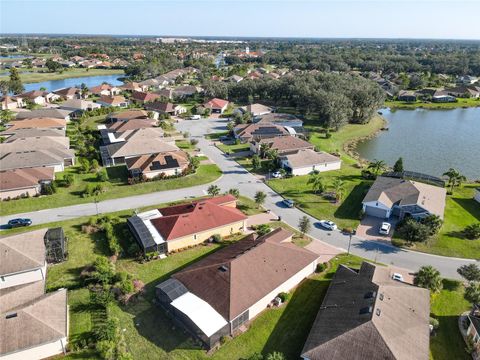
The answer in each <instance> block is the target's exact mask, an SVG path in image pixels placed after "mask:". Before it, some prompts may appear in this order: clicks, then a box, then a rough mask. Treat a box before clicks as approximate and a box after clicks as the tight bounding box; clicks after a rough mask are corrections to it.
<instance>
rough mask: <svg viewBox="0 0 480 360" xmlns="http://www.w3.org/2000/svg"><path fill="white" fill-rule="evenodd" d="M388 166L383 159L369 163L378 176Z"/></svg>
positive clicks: (369, 167)
mask: <svg viewBox="0 0 480 360" xmlns="http://www.w3.org/2000/svg"><path fill="white" fill-rule="evenodd" d="M386 168H387V164H386V163H385V161H383V160H376V159H375V160H373V161H372V162H371V163H370V164H368V169H370V170H372V173H373V174H375V176H378V175H379V174H380V173H381V172H382V171H385V169H386Z"/></svg>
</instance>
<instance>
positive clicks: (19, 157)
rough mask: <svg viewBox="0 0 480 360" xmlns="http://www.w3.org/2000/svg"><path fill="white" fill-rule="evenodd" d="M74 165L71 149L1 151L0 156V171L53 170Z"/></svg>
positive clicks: (61, 169)
mask: <svg viewBox="0 0 480 360" xmlns="http://www.w3.org/2000/svg"><path fill="white" fill-rule="evenodd" d="M72 165H75V153H74V151H73V150H71V149H62V148H50V149H42V150H23V151H16V152H9V153H3V152H2V154H1V157H0V171H2V170H13V169H25V168H37V167H51V168H53V169H54V171H55V172H59V171H64V170H65V167H67V166H72Z"/></svg>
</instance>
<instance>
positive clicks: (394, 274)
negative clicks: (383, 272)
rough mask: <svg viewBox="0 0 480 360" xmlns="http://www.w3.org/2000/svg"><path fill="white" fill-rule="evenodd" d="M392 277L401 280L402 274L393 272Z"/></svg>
mask: <svg viewBox="0 0 480 360" xmlns="http://www.w3.org/2000/svg"><path fill="white" fill-rule="evenodd" d="M392 279H393V280H396V281H403V275H402V274H399V273H393V275H392Z"/></svg>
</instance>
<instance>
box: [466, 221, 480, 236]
mask: <svg viewBox="0 0 480 360" xmlns="http://www.w3.org/2000/svg"><path fill="white" fill-rule="evenodd" d="M463 234H464V235H465V237H466V238H467V239H469V240H476V239H478V238H480V223H476V224H471V225H468V226H467V227H465V229H464V230H463Z"/></svg>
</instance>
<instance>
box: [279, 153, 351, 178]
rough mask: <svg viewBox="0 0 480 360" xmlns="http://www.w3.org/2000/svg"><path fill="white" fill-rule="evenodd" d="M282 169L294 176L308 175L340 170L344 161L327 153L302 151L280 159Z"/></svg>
mask: <svg viewBox="0 0 480 360" xmlns="http://www.w3.org/2000/svg"><path fill="white" fill-rule="evenodd" d="M280 163H281V166H282V168H284V169H285V170H286V171H287V172H289V173H290V174H292V175H307V174H310V173H312V172H324V171H331V170H339V169H340V167H341V164H342V160H341V159H340V158H339V157H337V156H334V155H330V154H329V153H326V152H316V151H315V150H312V149H301V150H298V151H295V152H293V153H288V154H285V155H282V156H281V157H280Z"/></svg>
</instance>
